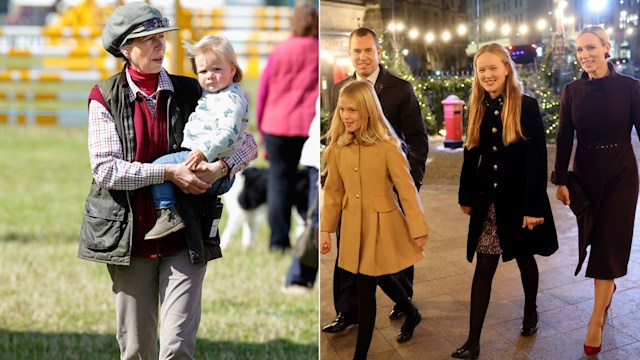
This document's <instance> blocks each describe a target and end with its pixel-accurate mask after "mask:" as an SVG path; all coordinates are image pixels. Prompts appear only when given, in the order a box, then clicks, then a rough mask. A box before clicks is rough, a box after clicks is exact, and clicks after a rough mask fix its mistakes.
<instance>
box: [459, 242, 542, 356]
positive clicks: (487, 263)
mask: <svg viewBox="0 0 640 360" xmlns="http://www.w3.org/2000/svg"><path fill="white" fill-rule="evenodd" d="M499 260H500V255H494V254H481V253H477V262H476V271H475V273H474V274H473V283H472V285H471V314H470V315H469V337H468V339H467V342H466V343H465V344H464V345H463V348H465V349H472V350H474V349H477V348H478V347H479V346H480V333H481V332H482V324H483V323H484V318H485V316H486V315H487V308H488V307H489V300H490V298H491V283H492V282H493V276H494V275H495V273H496V269H497V268H498V262H499ZM516 262H517V263H518V268H520V278H521V280H522V287H523V288H524V304H525V305H524V312H525V314H528V313H532V312H534V311H535V310H536V296H537V294H538V265H537V264H536V260H535V259H534V257H533V255H527V256H522V257H517V258H516Z"/></svg>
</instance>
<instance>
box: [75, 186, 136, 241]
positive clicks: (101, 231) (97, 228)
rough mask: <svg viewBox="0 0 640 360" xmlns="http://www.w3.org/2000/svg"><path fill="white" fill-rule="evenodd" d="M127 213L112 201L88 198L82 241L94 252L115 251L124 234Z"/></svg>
mask: <svg viewBox="0 0 640 360" xmlns="http://www.w3.org/2000/svg"><path fill="white" fill-rule="evenodd" d="M126 213H127V211H126V209H125V208H124V207H122V206H121V205H120V204H118V203H116V202H115V201H113V200H112V199H105V198H97V197H88V198H87V201H86V202H85V207H84V221H83V223H82V230H81V234H80V236H81V241H82V242H83V243H84V245H85V246H86V247H87V248H88V249H90V250H94V251H109V250H113V249H115V248H116V247H117V246H118V244H119V243H120V240H121V239H122V236H123V234H124V232H125V231H124V230H125V226H126V223H127V222H126V221H125V215H126Z"/></svg>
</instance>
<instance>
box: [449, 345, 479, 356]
mask: <svg viewBox="0 0 640 360" xmlns="http://www.w3.org/2000/svg"><path fill="white" fill-rule="evenodd" d="M479 356H480V347H478V348H477V349H465V348H464V346H463V347H461V348H458V349H456V351H454V352H452V353H451V357H452V358H456V359H477V358H478V357H479Z"/></svg>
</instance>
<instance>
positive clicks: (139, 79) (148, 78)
mask: <svg viewBox="0 0 640 360" xmlns="http://www.w3.org/2000/svg"><path fill="white" fill-rule="evenodd" d="M127 70H128V72H129V75H130V76H131V80H133V82H134V83H136V85H138V87H139V88H140V90H142V92H143V93H145V94H147V96H151V94H153V93H154V92H156V90H157V89H158V79H159V78H160V73H155V74H145V73H141V72H138V71H136V70H134V69H133V68H132V67H131V66H129V67H128V68H127Z"/></svg>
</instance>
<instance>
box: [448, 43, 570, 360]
mask: <svg viewBox="0 0 640 360" xmlns="http://www.w3.org/2000/svg"><path fill="white" fill-rule="evenodd" d="M474 69H475V75H474V82H473V89H472V92H471V99H470V101H469V124H468V131H467V138H466V145H465V150H464V162H463V165H462V173H461V176H460V190H459V194H458V195H459V204H460V208H461V209H462V211H463V212H464V213H465V214H467V215H470V216H471V219H470V222H469V235H468V238H467V260H468V261H469V262H471V261H472V260H473V256H474V253H477V261H476V270H475V274H474V277H473V284H472V288H471V315H470V328H469V337H468V339H467V342H466V343H465V344H464V345H463V346H462V347H460V348H458V349H456V350H455V351H454V352H453V353H452V354H451V356H452V357H454V358H459V359H475V358H477V357H478V355H479V353H480V333H481V331H482V324H483V322H484V318H485V315H486V313H487V307H488V306H489V299H490V295H491V283H492V281H493V276H494V274H495V271H496V268H497V266H498V262H499V260H500V255H502V259H503V261H509V260H512V259H516V261H517V263H518V267H519V268H520V274H521V279H522V286H523V288H524V295H525V306H524V318H523V321H522V328H521V329H520V333H521V334H522V335H523V336H530V335H532V334H533V333H535V332H536V331H537V329H538V313H537V311H536V296H537V293H538V267H537V264H536V261H535V259H534V257H533V255H534V254H539V255H545V256H548V255H551V254H553V253H554V252H555V251H556V250H557V249H558V240H557V235H556V230H555V225H554V223H553V217H552V214H551V206H550V205H549V199H548V197H547V192H546V188H547V186H546V184H547V148H546V142H545V135H544V129H543V125H542V118H541V116H540V110H539V108H538V103H537V102H536V100H535V99H533V98H531V97H528V96H526V95H523V94H522V86H521V85H520V83H519V82H518V74H517V73H516V71H515V67H514V64H513V62H512V61H511V58H510V57H509V53H508V52H507V50H506V49H505V48H504V47H502V46H501V45H498V44H489V45H485V46H483V47H481V48H480V49H479V50H478V52H477V53H476V55H475V58H474Z"/></svg>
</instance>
